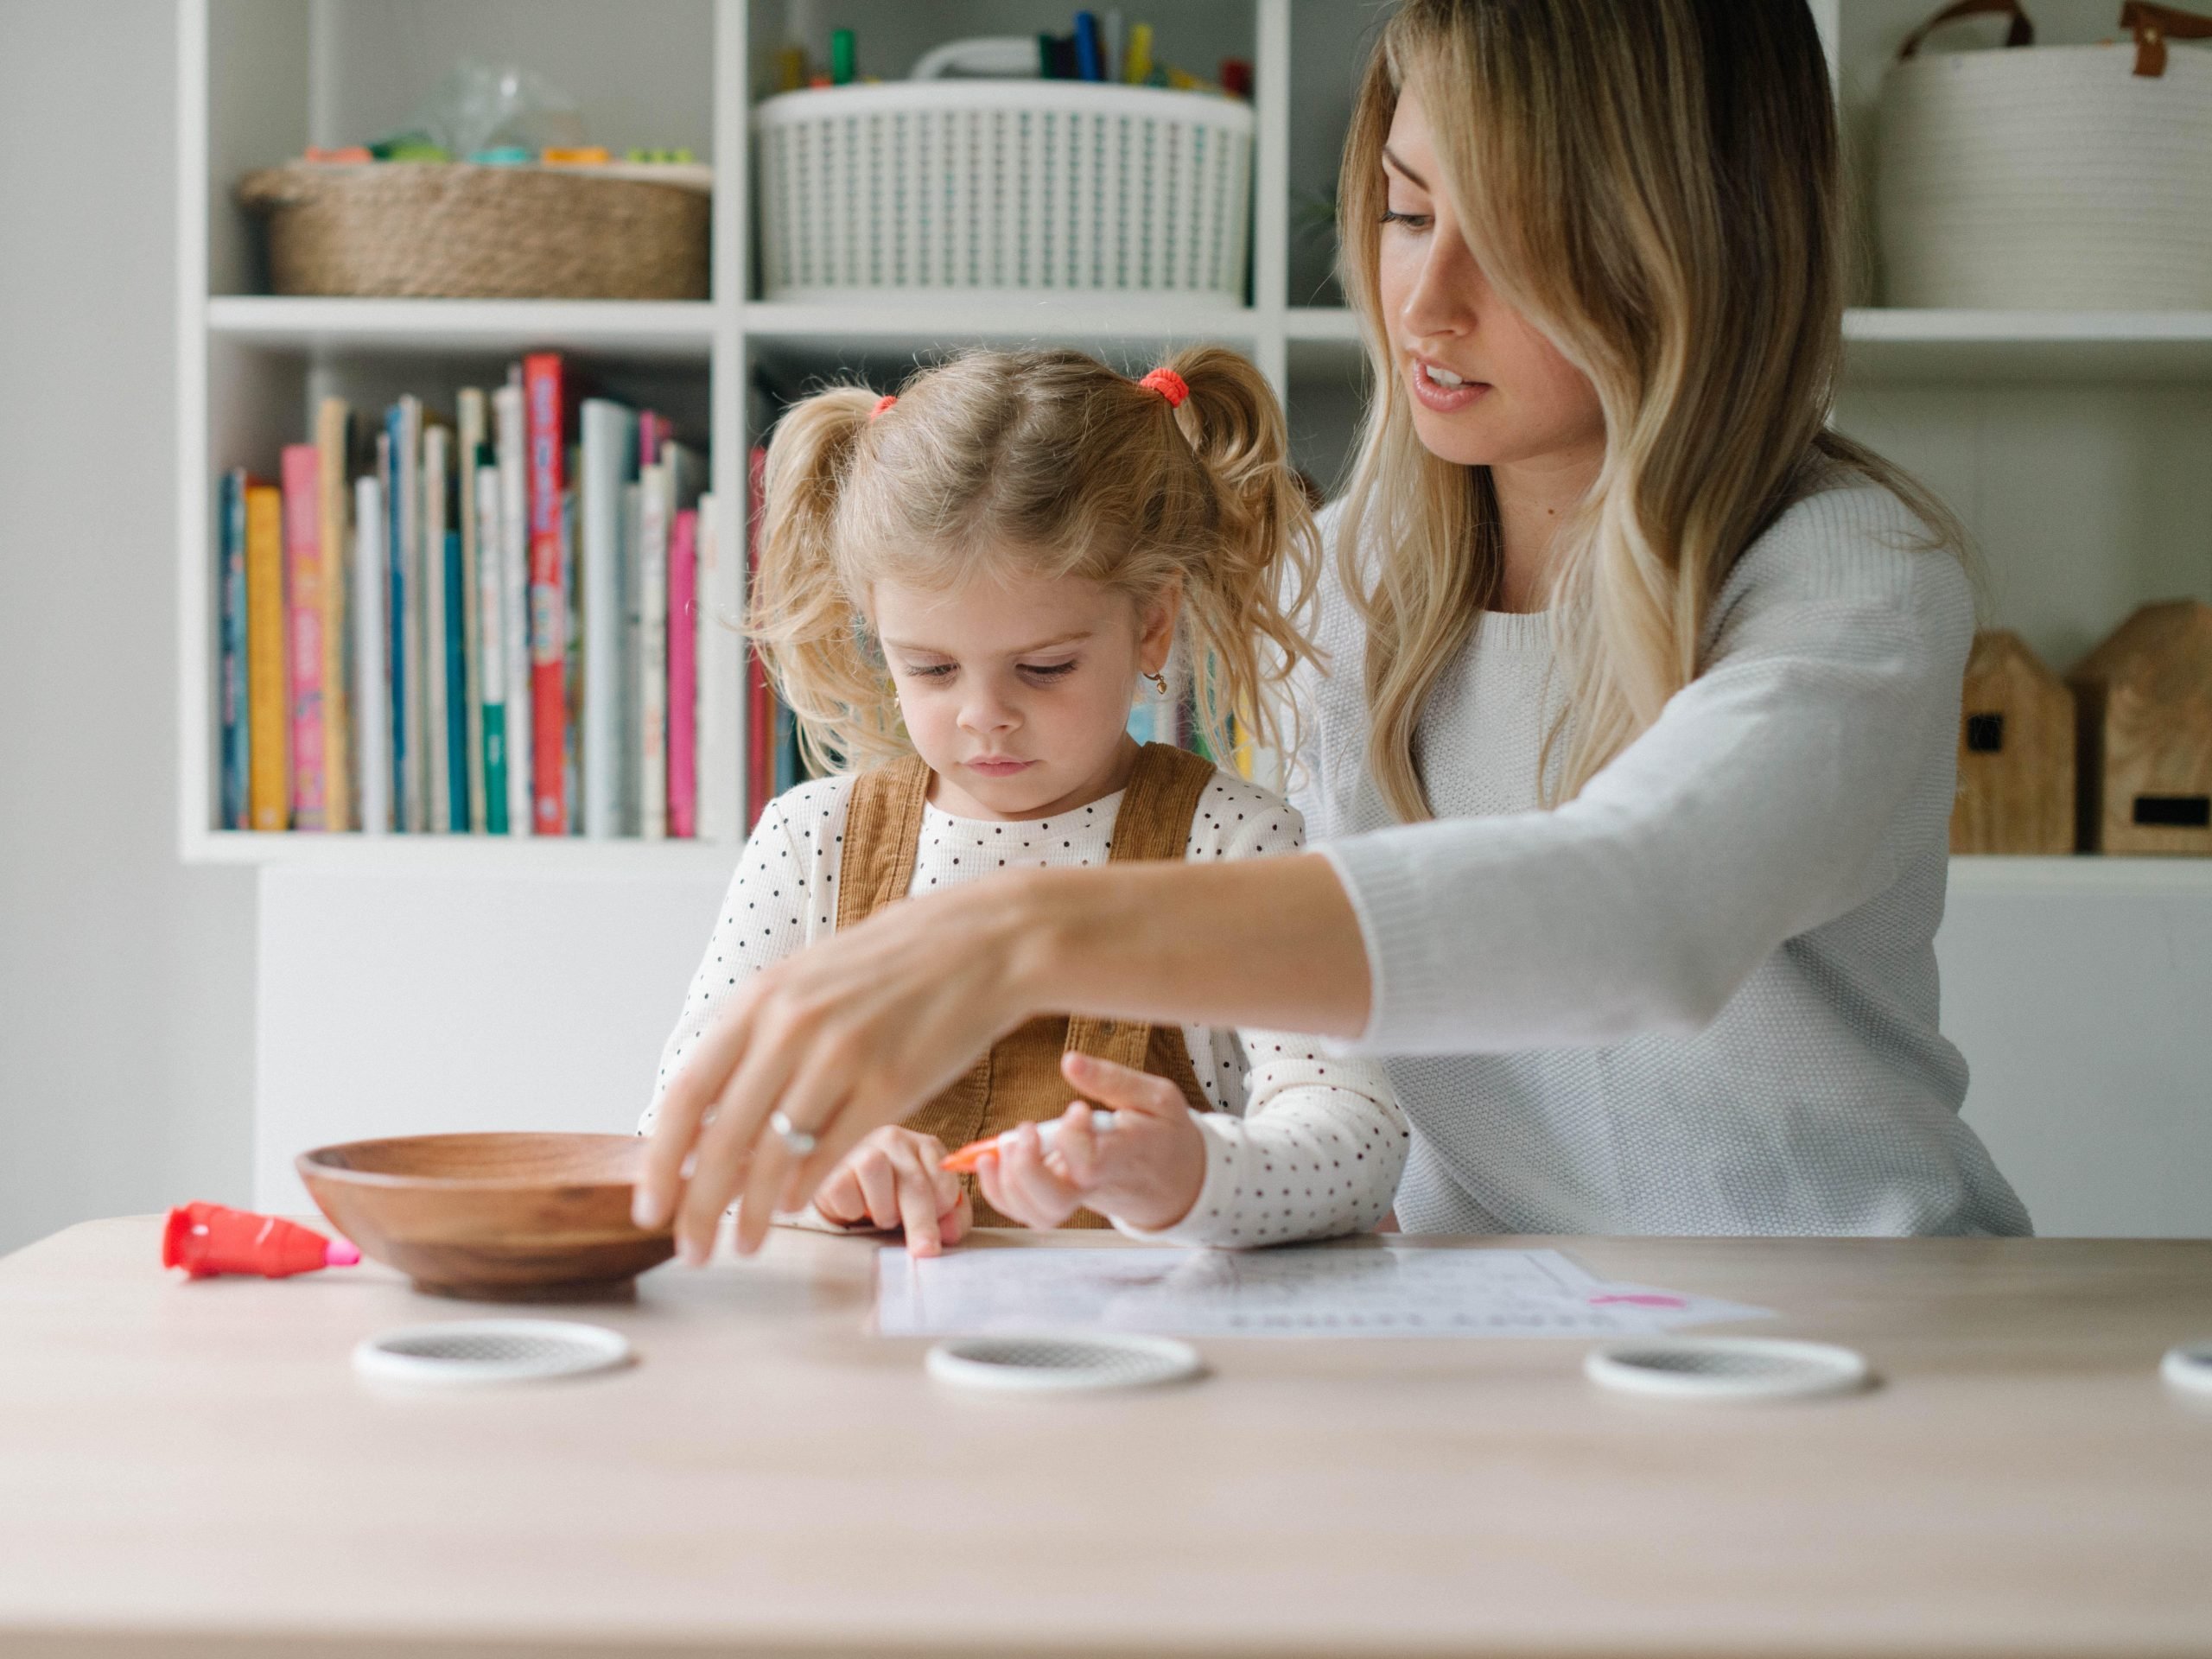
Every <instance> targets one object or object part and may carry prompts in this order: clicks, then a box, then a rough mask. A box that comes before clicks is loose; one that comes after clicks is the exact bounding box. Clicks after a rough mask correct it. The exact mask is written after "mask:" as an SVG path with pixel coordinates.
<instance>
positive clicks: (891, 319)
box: [741, 289, 1265, 343]
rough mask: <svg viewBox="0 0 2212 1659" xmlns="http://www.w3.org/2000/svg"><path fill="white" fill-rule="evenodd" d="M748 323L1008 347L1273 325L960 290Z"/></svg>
mask: <svg viewBox="0 0 2212 1659" xmlns="http://www.w3.org/2000/svg"><path fill="white" fill-rule="evenodd" d="M741 325H742V327H743V328H744V330H745V333H746V335H747V338H748V339H752V340H760V341H763V342H772V341H784V340H822V339H826V338H831V337H835V338H837V339H842V340H855V341H859V342H863V343H866V342H873V341H878V340H886V341H896V340H909V339H912V338H914V337H916V336H919V335H940V334H941V335H947V336H958V335H975V336H980V337H983V338H990V339H1007V340H1011V339H1022V338H1027V337H1029V336H1032V335H1039V334H1048V335H1051V336H1052V337H1054V338H1056V339H1077V340H1114V339H1122V338H1132V339H1142V340H1157V339H1163V338H1170V337H1176V338H1180V337H1193V338H1208V337H1226V338H1230V339H1239V340H1249V339H1253V338H1255V337H1256V336H1257V335H1258V334H1261V333H1262V331H1263V328H1264V326H1265V325H1264V324H1263V322H1262V319H1261V316H1260V314H1259V313H1258V312H1257V311H1256V310H1255V309H1254V308H1252V307H1249V306H1244V305H1230V304H1225V303H1209V302H1205V301H1203V300H1193V299H1191V298H1189V297H1187V296H1175V295H1172V294H1142V295H1133V294H1127V293H1111V294H1084V293H1073V292H1059V293H1052V292H1038V291H1035V290H1030V289H1021V290H1016V291H1007V290H1003V289H971V290H967V291H963V290H959V289H938V290H935V291H934V292H925V293H915V292H912V291H911V290H886V291H881V292H878V293H874V294H868V293H860V292H856V293H855V294H854V295H852V296H850V297H849V298H847V299H845V300H842V301H838V302H827V301H810V300H748V301H747V302H746V303H745V306H744V308H743V311H742V313H741Z"/></svg>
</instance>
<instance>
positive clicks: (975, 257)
mask: <svg viewBox="0 0 2212 1659" xmlns="http://www.w3.org/2000/svg"><path fill="white" fill-rule="evenodd" d="M753 133H754V137H755V144H754V148H755V151H756V153H757V155H758V157H759V169H760V171H759V185H760V188H759V201H760V275H761V284H762V288H763V289H764V290H765V293H766V297H767V298H769V299H772V300H807V299H827V298H829V297H831V296H841V295H849V294H850V293H851V292H852V291H853V290H854V289H1019V290H1022V291H1025V292H1033V291H1036V290H1039V289H1060V290H1109V289H1119V290H1132V289H1134V290H1141V291H1147V292H1160V293H1166V292H1173V293H1178V294H1183V295H1187V296H1193V297H1198V296H1210V297H1212V298H1215V299H1217V300H1219V301H1220V302H1222V303H1223V304H1224V305H1241V304H1242V303H1243V300H1244V273H1245V265H1246V261H1247V257H1248V255H1249V250H1250V246H1251V231H1250V219H1251V196H1252V109H1251V106H1250V105H1249V104H1243V103H1239V102H1236V101H1235V100H1233V99H1226V98H1216V97H1211V96H1208V95H1206V94H1205V93H1198V92H1163V91H1160V90H1158V89H1156V88H1151V87H1142V86H1111V85H1101V84H1098V83H1095V82H1085V81H1068V80H1019V81H976V80H963V81H942V80H930V81H899V82H893V83H889V84H887V85H883V86H836V87H822V88H816V89H812V90H809V91H805V92H785V93H783V94H782V95H780V96H779V97H776V98H772V99H767V100H766V102H764V103H763V104H761V105H760V107H759V108H758V109H757V110H755V111H754V112H753Z"/></svg>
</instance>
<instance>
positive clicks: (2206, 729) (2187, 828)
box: [2067, 599, 2212, 854]
mask: <svg viewBox="0 0 2212 1659" xmlns="http://www.w3.org/2000/svg"><path fill="white" fill-rule="evenodd" d="M2067 679H2068V681H2069V683H2070V684H2071V685H2072V687H2073V689H2074V696H2075V707H2076V709H2077V713H2078V724H2077V726H2076V728H2075V729H2076V731H2077V732H2078V734H2079V740H2078V741H2079V750H2080V754H2081V790H2080V809H2079V810H2080V823H2081V836H2082V847H2083V849H2093V850H2094V851H2098V852H2105V853H2198V854H2212V605H2206V604H2203V603H2201V602H2200V601H2196V600H2193V599H2175V600H2167V601H2164V602H2162V603H2159V604H2156V605H2145V607H2143V608H2142V609H2141V610H2139V611H2138V612H2136V613H2135V614H2134V615H2133V616H2131V617H2129V618H2128V619H2127V620H2126V621H2125V622H2123V623H2122V624H2120V628H2119V631H2118V632H2115V633H2113V636H2112V637H2111V638H2110V639H2107V640H2106V641H2105V642H2104V644H2102V645H2099V646H2098V647H2097V648H2096V649H2095V650H2094V651H2093V652H2090V653H2089V654H2088V656H2087V657H2085V658H2082V661H2081V663H2080V664H2077V665H2076V666H2075V670H2074V671H2073V672H2072V673H2071V674H2069V675H2068V676H2067Z"/></svg>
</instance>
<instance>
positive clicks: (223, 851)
mask: <svg viewBox="0 0 2212 1659" xmlns="http://www.w3.org/2000/svg"><path fill="white" fill-rule="evenodd" d="M737 854H738V849H737V848H735V847H734V846H726V845H724V844H722V843H721V842H699V841H639V840H637V839H635V838H624V839H620V840H614V841H593V840H586V839H585V838H583V837H582V836H544V837H537V836H522V837H512V836H402V835H383V836H364V835H359V834H353V833H346V834H340V835H318V834H315V833H314V832H312V831H307V832H302V831H297V830H291V831H285V832H283V833H277V834H263V833H257V832H255V831H251V830H242V829H229V830H209V831H206V832H203V833H201V834H200V835H198V836H194V837H192V838H191V840H190V841H189V842H188V843H187V845H186V847H185V849H184V861H185V862H187V863H188V864H238V865H259V866H264V867H266V866H270V865H285V866H288V867H290V868H309V869H327V870H343V871H345V872H346V873H347V874H382V875H389V874H418V875H419V874H433V875H467V876H499V877H516V878H520V879H524V880H529V879H562V878H572V877H580V876H626V875H627V876H634V875H666V876H679V877H686V876H718V877H727V876H728V874H729V873H730V871H731V870H733V869H734V868H736V863H737Z"/></svg>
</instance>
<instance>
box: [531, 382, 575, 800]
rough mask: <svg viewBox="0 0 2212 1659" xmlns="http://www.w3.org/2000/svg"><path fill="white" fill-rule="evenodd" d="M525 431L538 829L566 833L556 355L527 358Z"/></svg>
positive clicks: (563, 596) (564, 611) (566, 735)
mask: <svg viewBox="0 0 2212 1659" xmlns="http://www.w3.org/2000/svg"><path fill="white" fill-rule="evenodd" d="M522 379H523V397H524V434H525V442H526V444H527V465H528V468H529V471H528V488H529V505H528V511H529V514H530V518H529V526H530V632H531V658H530V669H531V673H530V681H531V711H530V712H531V737H532V741H533V742H534V744H535V746H536V753H535V756H534V757H533V758H534V760H535V762H536V764H535V765H534V766H532V768H531V770H532V772H534V773H535V779H534V783H535V788H536V799H535V801H534V803H533V809H534V811H535V813H536V819H535V823H536V827H537V830H538V832H539V833H540V834H542V835H555V836H556V835H559V834H561V833H562V831H563V829H565V828H566V827H567V825H568V822H569V804H568V790H567V782H568V747H569V719H568V695H567V688H566V686H565V684H564V683H563V682H564V679H565V676H566V662H567V658H568V640H567V639H566V637H565V634H566V629H565V626H564V625H565V624H566V622H567V620H568V615H567V613H568V596H567V594H565V593H564V592H563V588H562V582H561V490H562V476H561V474H562V462H563V461H564V460H565V459H566V457H565V456H564V454H563V451H562V442H561V408H562V395H563V394H562V384H561V382H562V364H561V359H560V357H559V355H558V354H557V353H551V352H536V353H531V355H530V356H528V357H525V358H524V359H523V363H522Z"/></svg>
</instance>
